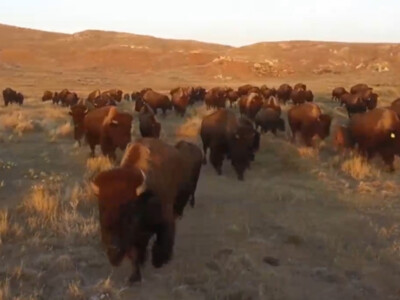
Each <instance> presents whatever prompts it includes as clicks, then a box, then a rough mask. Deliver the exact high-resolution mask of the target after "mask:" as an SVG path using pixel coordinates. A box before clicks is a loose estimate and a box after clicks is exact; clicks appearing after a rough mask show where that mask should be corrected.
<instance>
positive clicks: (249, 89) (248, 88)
mask: <svg viewBox="0 0 400 300" xmlns="http://www.w3.org/2000/svg"><path fill="white" fill-rule="evenodd" d="M237 92H238V94H239V96H245V95H248V94H250V93H261V90H260V88H259V87H257V86H254V85H251V84H245V85H242V86H239V87H238V90H237Z"/></svg>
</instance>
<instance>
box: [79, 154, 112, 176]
mask: <svg viewBox="0 0 400 300" xmlns="http://www.w3.org/2000/svg"><path fill="white" fill-rule="evenodd" d="M113 166H114V165H113V163H112V162H111V160H110V159H109V158H108V157H106V156H98V157H93V158H89V159H88V160H87V161H86V176H85V177H86V178H89V179H90V178H93V177H94V176H96V175H97V174H98V173H100V172H102V171H106V170H109V169H111V168H113Z"/></svg>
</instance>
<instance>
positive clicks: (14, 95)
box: [3, 88, 24, 106]
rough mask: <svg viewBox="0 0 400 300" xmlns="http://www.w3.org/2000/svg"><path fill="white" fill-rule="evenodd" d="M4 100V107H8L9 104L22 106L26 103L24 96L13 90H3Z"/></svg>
mask: <svg viewBox="0 0 400 300" xmlns="http://www.w3.org/2000/svg"><path fill="white" fill-rule="evenodd" d="M3 100H4V106H8V104H12V103H16V104H19V105H22V104H23V103H24V95H22V94H21V93H18V92H16V91H14V90H13V89H11V88H6V89H4V90H3Z"/></svg>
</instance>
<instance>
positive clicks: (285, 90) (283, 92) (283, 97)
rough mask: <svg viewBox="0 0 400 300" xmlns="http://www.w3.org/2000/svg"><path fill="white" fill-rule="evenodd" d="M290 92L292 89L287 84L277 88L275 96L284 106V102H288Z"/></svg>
mask: <svg viewBox="0 0 400 300" xmlns="http://www.w3.org/2000/svg"><path fill="white" fill-rule="evenodd" d="M292 90H293V89H292V87H291V86H290V85H288V84H287V83H284V84H282V85H281V86H279V88H278V90H277V91H276V96H277V98H278V100H279V101H281V102H283V103H284V104H286V102H287V101H289V100H290V97H291V94H292Z"/></svg>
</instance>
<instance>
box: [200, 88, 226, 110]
mask: <svg viewBox="0 0 400 300" xmlns="http://www.w3.org/2000/svg"><path fill="white" fill-rule="evenodd" d="M227 96H228V88H226V87H214V88H212V89H209V90H208V91H207V93H206V95H205V97H204V102H205V104H206V108H207V109H210V108H225V102H226V99H227Z"/></svg>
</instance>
